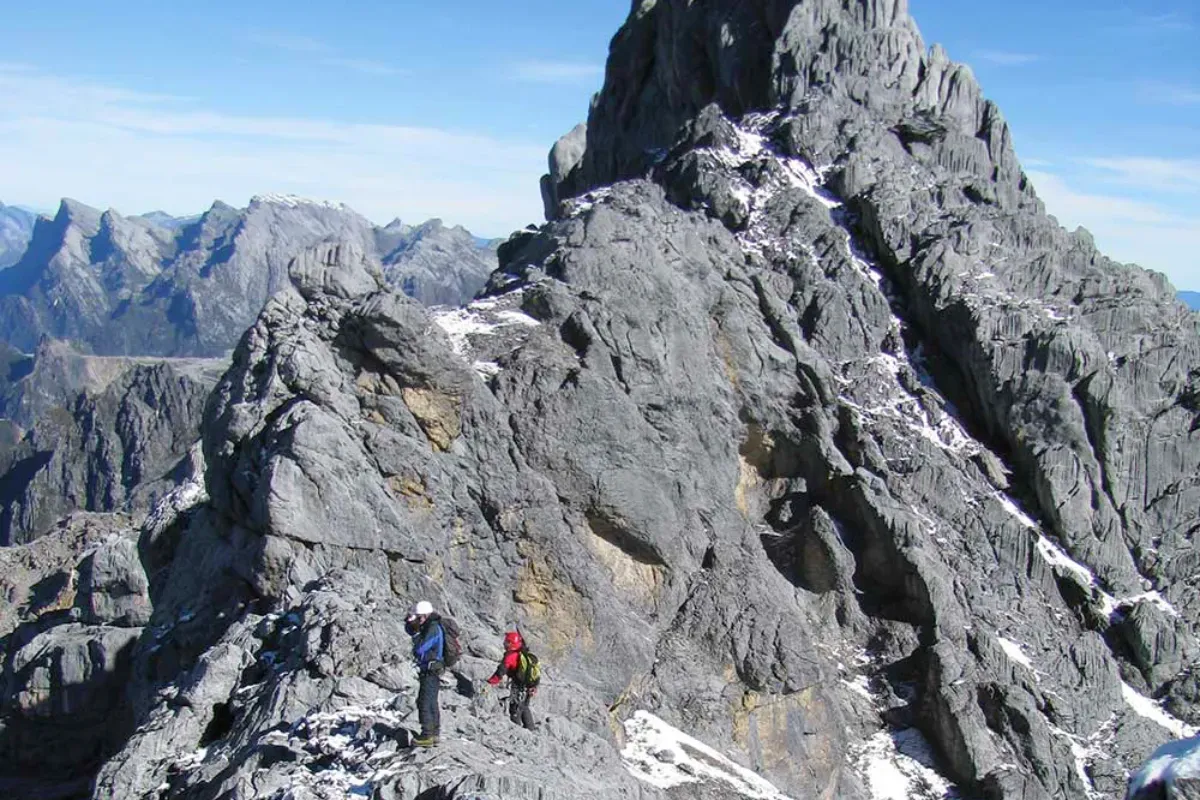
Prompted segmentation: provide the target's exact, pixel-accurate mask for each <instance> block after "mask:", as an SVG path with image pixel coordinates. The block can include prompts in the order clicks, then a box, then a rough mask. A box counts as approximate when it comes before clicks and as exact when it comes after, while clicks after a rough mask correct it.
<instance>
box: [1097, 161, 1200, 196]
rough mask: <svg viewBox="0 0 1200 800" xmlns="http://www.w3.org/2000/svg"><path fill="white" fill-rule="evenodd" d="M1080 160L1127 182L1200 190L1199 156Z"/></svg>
mask: <svg viewBox="0 0 1200 800" xmlns="http://www.w3.org/2000/svg"><path fill="white" fill-rule="evenodd" d="M1083 163H1085V164H1087V165H1088V166H1091V167H1095V168H1096V169H1099V170H1102V171H1103V172H1104V173H1105V175H1106V177H1108V178H1109V179H1111V180H1112V181H1114V182H1117V183H1120V184H1123V185H1126V186H1133V187H1136V188H1139V189H1152V190H1155V191H1166V192H1187V193H1196V194H1200V159H1194V158H1129V157H1125V158H1090V159H1086V160H1084V162H1083Z"/></svg>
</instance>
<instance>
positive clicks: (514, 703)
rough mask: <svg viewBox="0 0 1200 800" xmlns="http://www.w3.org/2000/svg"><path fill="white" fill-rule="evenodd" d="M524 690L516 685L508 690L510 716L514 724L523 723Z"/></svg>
mask: <svg viewBox="0 0 1200 800" xmlns="http://www.w3.org/2000/svg"><path fill="white" fill-rule="evenodd" d="M523 694H524V692H523V691H522V690H521V689H518V688H517V687H516V686H512V687H510V688H509V690H508V718H509V719H511V720H512V722H513V724H514V725H520V724H521V695H523Z"/></svg>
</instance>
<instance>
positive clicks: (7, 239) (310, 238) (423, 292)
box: [0, 195, 498, 356]
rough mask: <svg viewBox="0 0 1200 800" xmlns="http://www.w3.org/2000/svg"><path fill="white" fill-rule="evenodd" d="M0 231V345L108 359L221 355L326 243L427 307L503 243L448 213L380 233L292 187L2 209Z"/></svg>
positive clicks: (489, 263) (454, 298) (491, 260)
mask: <svg viewBox="0 0 1200 800" xmlns="http://www.w3.org/2000/svg"><path fill="white" fill-rule="evenodd" d="M0 231H2V232H3V234H0V235H3V237H4V238H3V239H2V240H0V241H2V242H3V245H2V248H3V249H0V259H6V260H0V266H8V265H9V264H11V266H8V268H7V269H3V270H2V271H0V340H4V341H7V342H8V343H9V344H10V345H12V346H13V347H15V348H17V349H18V350H21V351H23V352H27V353H28V352H32V350H33V349H34V348H35V347H36V346H37V343H38V341H39V340H40V339H41V338H42V337H43V336H51V337H53V338H56V339H68V340H72V341H75V342H77V343H79V344H80V345H81V346H83V347H85V348H87V349H90V350H91V351H93V352H95V353H97V354H100V355H159V356H215V355H220V354H223V353H225V352H226V351H228V350H230V349H231V348H232V347H233V345H234V344H235V343H236V342H237V340H238V338H239V337H240V336H241V335H242V333H243V332H244V331H245V329H246V328H247V327H248V326H249V325H250V324H251V323H252V322H253V321H254V318H255V316H256V315H257V314H258V312H259V310H260V309H261V308H262V305H263V303H264V302H265V301H266V299H267V298H268V297H269V296H270V295H271V294H273V293H274V292H276V291H277V290H278V289H280V288H281V287H282V286H283V285H284V283H285V281H286V280H287V266H288V263H289V262H290V261H291V260H292V258H293V257H295V256H296V255H297V254H298V253H300V252H301V251H303V250H304V249H306V248H308V247H311V246H312V245H314V244H316V243H318V242H321V241H323V240H327V239H341V240H348V241H354V242H358V243H360V244H361V245H362V246H363V247H364V249H365V250H366V252H368V253H372V254H374V255H375V256H377V257H378V259H379V263H380V266H381V267H382V269H383V272H384V275H385V276H386V277H387V279H388V280H389V282H391V283H392V284H393V285H396V286H400V287H402V288H403V290H404V291H405V292H406V293H407V294H409V295H410V296H412V297H414V298H416V299H418V300H420V301H421V302H423V303H426V304H429V305H434V304H458V303H461V302H464V301H466V300H467V299H469V298H470V297H471V296H473V295H474V294H475V293H476V292H477V291H478V290H479V289H480V288H481V287H482V286H483V284H484V282H485V280H486V279H487V276H488V275H489V274H490V273H491V272H492V271H493V270H494V269H495V266H496V247H497V246H498V242H493V241H486V242H481V241H479V240H477V239H476V237H474V236H472V234H471V233H470V232H469V231H467V230H466V229H464V228H461V227H448V226H446V225H444V224H443V223H442V222H441V221H440V220H430V221H429V222H425V223H423V224H421V225H416V226H412V225H406V224H404V223H402V222H400V221H399V220H396V221H394V222H392V223H390V224H389V225H387V226H384V227H377V226H375V225H373V224H372V223H371V222H370V221H369V220H367V219H366V218H365V217H363V216H361V215H360V214H358V213H356V212H355V211H353V210H352V209H350V208H348V207H346V206H344V205H335V204H331V203H322V202H316V201H311V200H304V199H301V198H297V197H292V196H288V195H263V196H260V197H255V198H254V199H253V200H251V202H250V205H249V206H248V207H247V208H245V209H238V208H234V207H232V206H229V205H226V204H224V203H221V202H216V203H214V204H213V206H212V207H211V208H210V209H209V210H208V211H206V212H205V213H203V214H201V215H199V216H197V217H191V218H176V217H172V216H170V215H168V214H164V213H162V212H153V213H150V214H145V215H142V216H130V217H126V216H122V215H121V214H119V213H118V212H116V211H112V210H109V211H104V212H101V211H99V210H97V209H94V208H90V207H89V206H86V205H84V204H82V203H79V202H76V201H74V200H63V201H62V204H61V205H60V206H59V209H58V212H57V213H56V214H55V215H54V216H53V217H49V216H43V217H36V216H35V215H33V214H30V213H29V212H26V211H23V210H21V209H14V208H12V207H9V206H0ZM22 239H24V241H26V242H27V243H28V244H27V246H24V247H23V246H22ZM22 247H23V252H20V250H21V249H22ZM6 253H7V254H8V255H7V256H6V255H5V254H6ZM15 253H20V254H19V258H18V257H16V256H15V255H14V254H15Z"/></svg>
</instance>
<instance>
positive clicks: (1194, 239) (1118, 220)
mask: <svg viewBox="0 0 1200 800" xmlns="http://www.w3.org/2000/svg"><path fill="white" fill-rule="evenodd" d="M1028 174H1029V177H1030V179H1031V180H1032V181H1033V184H1034V186H1035V188H1036V189H1037V192H1038V196H1039V197H1041V198H1042V201H1043V202H1044V203H1045V204H1046V210H1047V211H1048V212H1049V213H1051V214H1053V215H1054V216H1055V217H1057V218H1058V220H1059V222H1061V223H1062V224H1063V225H1064V226H1066V227H1068V228H1074V227H1079V226H1082V227H1085V228H1087V229H1088V230H1089V231H1091V233H1092V235H1093V236H1095V237H1096V243H1097V245H1098V246H1099V247H1100V250H1101V251H1102V252H1103V253H1105V255H1108V256H1109V257H1111V258H1114V259H1116V260H1117V261H1122V262H1126V263H1134V264H1139V265H1141V266H1143V267H1146V268H1148V269H1153V270H1157V271H1158V272H1162V273H1164V274H1166V276H1167V277H1168V278H1170V279H1171V282H1172V283H1173V284H1174V285H1175V286H1176V287H1178V288H1183V289H1196V288H1200V255H1198V254H1200V214H1197V213H1195V212H1192V211H1183V212H1179V211H1174V210H1169V209H1166V208H1163V207H1162V206H1160V205H1157V204H1155V203H1150V202H1145V201H1141V200H1134V199H1130V198H1127V197H1119V196H1113V195H1107V194H1097V193H1092V192H1088V191H1085V190H1081V189H1078V188H1076V187H1075V186H1072V185H1071V184H1070V183H1068V182H1067V181H1066V180H1065V179H1063V178H1062V177H1060V176H1058V175H1054V174H1051V173H1046V172H1030V173H1028Z"/></svg>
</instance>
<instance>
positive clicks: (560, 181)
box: [21, 0, 1200, 800]
mask: <svg viewBox="0 0 1200 800" xmlns="http://www.w3.org/2000/svg"><path fill="white" fill-rule="evenodd" d="M581 147H582V150H581V149H580V148H581ZM551 166H552V172H551V174H550V175H549V176H547V179H546V180H545V181H544V182H543V188H544V189H545V190H546V192H547V194H546V195H545V196H546V197H547V198H548V199H549V200H550V201H552V202H551V203H550V204H551V205H553V208H552V209H551V210H552V212H553V219H552V220H551V221H550V222H549V223H548V224H547V225H545V226H544V227H543V228H541V229H540V230H536V231H533V230H530V231H524V232H521V233H519V234H516V235H514V236H513V237H512V238H510V239H509V240H508V241H507V242H505V243H504V244H503V245H502V246H501V247H500V248H499V259H500V265H501V266H500V269H499V270H498V271H497V272H496V273H494V274H493V275H492V276H491V278H490V279H489V282H488V284H487V286H486V287H485V289H484V290H483V292H482V293H481V295H480V296H479V297H478V298H477V299H476V300H474V301H473V302H471V303H469V304H467V305H466V306H463V307H460V308H455V309H441V310H433V311H431V310H429V309H426V308H424V307H422V306H421V305H420V304H419V303H417V302H415V301H413V300H412V299H411V298H409V297H406V296H405V295H404V294H403V293H402V292H399V291H396V290H395V289H393V288H387V287H384V286H382V285H381V284H380V282H379V281H378V278H377V275H376V267H374V266H373V265H374V264H375V261H374V260H373V258H372V257H371V256H370V253H369V249H368V248H365V247H359V246H358V245H356V244H355V243H354V242H347V243H343V244H341V245H335V244H329V243H324V244H321V245H319V246H318V247H316V248H315V249H311V250H309V251H308V252H306V253H304V254H303V255H302V256H301V257H299V258H297V259H294V260H293V261H292V262H291V263H290V267H289V271H288V274H287V280H286V283H284V284H282V285H281V286H280V288H279V291H278V292H277V293H276V294H275V295H274V296H273V298H272V299H271V300H270V301H269V302H268V303H267V304H266V306H265V307H264V308H263V311H262V313H261V314H260V315H259V316H258V317H257V319H256V321H255V322H254V323H253V325H252V326H251V327H250V328H249V329H248V330H247V331H246V332H245V334H244V335H243V336H242V338H241V340H240V343H239V345H238V347H237V349H236V351H235V353H234V355H233V357H232V362H231V365H230V367H229V369H228V371H227V372H226V373H225V374H224V376H223V377H222V378H221V380H220V381H219V383H218V384H217V386H216V388H215V389H214V391H213V393H212V395H211V396H210V398H209V400H208V402H207V404H206V406H205V411H204V419H203V423H202V447H201V451H202V453H201V454H202V455H203V463H204V469H203V482H204V489H203V490H201V489H200V487H199V486H198V485H184V486H182V487H180V488H179V489H177V490H176V491H175V492H173V493H171V494H170V495H168V496H167V497H166V498H164V499H163V500H162V502H161V503H160V504H159V505H158V506H156V508H155V510H154V511H153V512H152V513H151V514H150V515H149V517H148V518H147V519H146V521H145V522H144V523H143V524H142V526H141V533H140V536H139V540H138V552H139V555H140V557H141V563H142V565H143V568H144V570H145V579H146V585H147V586H148V594H149V599H150V602H151V603H152V606H153V611H152V615H151V617H150V620H149V624H148V625H147V626H146V627H144V628H143V629H142V632H141V635H140V637H139V638H138V640H137V642H136V644H135V645H134V646H133V650H132V654H131V657H130V661H129V662H128V675H129V678H128V681H127V684H126V686H127V688H126V698H127V701H128V708H129V711H130V714H131V719H132V720H133V723H134V727H135V729H134V730H133V733H132V735H130V736H129V737H128V738H127V739H126V740H125V741H124V742H123V745H122V746H121V748H120V750H119V752H116V753H115V754H114V755H113V756H112V757H111V758H110V759H108V760H107V761H106V762H105V763H104V764H103V766H102V767H101V768H100V769H99V772H98V775H97V776H96V779H95V783H94V786H93V790H92V791H93V797H95V798H97V800H101V799H102V798H112V797H121V798H139V799H140V798H147V800H148V799H149V798H157V800H163V799H164V798H172V799H173V800H177V799H182V798H187V800H249V799H250V798H272V799H273V800H284V798H339V799H342V798H351V797H355V796H372V797H377V798H405V800H411V798H431V797H447V796H459V797H462V796H465V797H471V796H475V797H486V798H489V800H499V799H500V798H505V799H506V800H507V799H508V798H518V797H519V798H528V797H531V796H541V797H544V798H559V797H563V798H566V797H585V798H597V799H599V798H641V799H642V800H650V799H651V798H670V797H699V798H709V800H718V799H719V800H731V798H737V797H753V798H760V799H761V798H771V799H772V800H781V799H783V798H791V799H792V800H816V799H817V798H847V799H848V800H858V799H861V800H873V799H874V798H878V797H896V796H905V797H915V798H945V797H952V796H960V797H981V798H988V800H1018V798H1019V799H1020V800H1042V799H1043V798H1045V799H1046V800H1048V799H1049V798H1080V799H1081V800H1082V799H1083V798H1087V799H1088V800H1092V798H1113V799H1115V798H1120V797H1122V796H1123V795H1124V794H1125V793H1126V790H1127V782H1126V776H1127V775H1129V774H1130V773H1132V772H1133V771H1134V770H1135V769H1136V767H1137V765H1138V764H1140V763H1141V762H1142V760H1143V759H1144V758H1145V757H1146V756H1147V755H1149V754H1151V753H1152V752H1153V751H1154V750H1155V748H1156V747H1158V746H1160V745H1161V744H1162V743H1163V742H1164V741H1167V740H1169V739H1171V738H1182V737H1186V736H1189V735H1193V734H1194V733H1195V732H1196V728H1195V727H1194V726H1195V725H1196V724H1197V723H1200V706H1198V705H1197V702H1198V700H1200V688H1198V686H1200V684H1198V683H1197V672H1196V671H1195V660H1196V657H1197V640H1196V635H1197V632H1196V630H1195V625H1196V620H1197V619H1200V615H1198V613H1197V612H1198V611H1200V609H1198V608H1197V602H1198V598H1197V593H1196V589H1195V587H1194V585H1193V583H1194V581H1193V580H1192V577H1193V576H1194V573H1195V558H1194V555H1193V553H1194V546H1195V543H1194V539H1195V535H1196V530H1197V528H1196V522H1195V514H1196V508H1197V507H1198V503H1197V501H1198V500H1200V495H1198V494H1197V493H1198V492H1200V487H1198V485H1197V482H1196V480H1195V478H1196V475H1197V474H1200V470H1198V467H1200V463H1197V460H1198V459H1200V447H1198V446H1197V445H1198V442H1197V440H1196V437H1197V436H1198V435H1200V434H1197V429H1198V427H1200V426H1198V424H1197V416H1198V415H1200V406H1198V404H1197V396H1198V392H1200V388H1198V386H1197V381H1198V380H1200V331H1198V329H1197V324H1198V323H1197V319H1196V317H1195V316H1194V315H1192V314H1190V313H1189V312H1187V311H1186V310H1185V309H1184V308H1183V306H1182V305H1180V304H1179V303H1178V302H1177V301H1176V300H1175V298H1174V293H1173V291H1172V290H1171V288H1170V287H1169V286H1168V285H1167V284H1166V282H1165V281H1163V280H1162V279H1161V278H1160V277H1158V276H1154V275H1150V274H1147V273H1144V272H1142V271H1140V270H1137V269H1136V268H1133V267H1125V266H1121V265H1117V264H1114V263H1112V262H1110V261H1108V260H1106V259H1105V258H1104V257H1103V256H1102V255H1100V254H1098V253H1097V252H1096V251H1095V248H1094V246H1093V245H1092V244H1091V242H1090V239H1089V237H1087V236H1086V234H1084V233H1082V232H1076V233H1074V234H1070V233H1067V232H1065V231H1063V230H1061V229H1060V228H1059V227H1058V226H1057V224H1056V223H1054V221H1053V220H1051V219H1049V218H1047V217H1046V216H1045V215H1044V213H1043V210H1042V208H1041V204H1040V203H1039V201H1038V200H1037V197H1036V194H1035V192H1034V189H1033V187H1032V186H1030V185H1029V183H1028V182H1027V181H1026V180H1025V178H1024V177H1023V175H1022V173H1021V170H1020V167H1019V165H1018V164H1017V162H1016V159H1015V157H1014V155H1013V151H1012V147H1011V143H1010V141H1009V135H1008V131H1007V128H1006V126H1005V125H1004V123H1003V120H1002V118H1001V117H1000V116H999V113H998V111H997V110H996V109H995V107H994V106H992V105H991V104H989V103H988V102H987V101H985V100H983V99H982V95H981V93H980V90H979V88H978V86H977V85H976V84H975V82H974V79H973V78H972V77H971V75H970V73H969V71H967V70H966V68H964V67H961V66H958V65H954V64H952V63H950V62H949V61H948V59H946V57H945V55H944V53H942V52H941V51H939V50H937V49H934V50H933V51H929V52H927V51H926V50H925V47H924V44H923V43H922V42H921V40H920V37H919V35H918V34H917V31H916V28H915V25H914V24H913V22H912V21H911V19H910V18H909V16H908V14H907V10H906V7H905V4H904V3H903V2H901V1H900V0H867V1H866V2H859V3H852V4H846V3H841V2H832V1H831V0H829V1H827V0H779V1H778V2H775V1H774V0H770V1H766V2H760V3H734V2H717V1H716V0H714V1H713V2H694V1H693V0H642V2H635V3H634V4H633V8H632V10H631V15H630V18H629V21H628V22H627V24H626V26H625V27H624V28H623V29H622V31H621V32H620V33H619V34H618V36H617V37H616V39H614V43H613V57H612V59H611V60H610V65H609V68H608V75H607V79H606V83H605V88H604V90H603V92H602V93H601V94H600V96H599V97H598V98H597V99H596V101H595V103H594V104H593V110H592V114H591V117H590V119H589V123H588V125H587V127H586V131H585V130H584V129H577V130H576V131H575V132H573V133H572V134H571V135H570V136H569V137H568V139H567V140H566V142H565V143H563V144H561V145H560V146H559V147H557V148H556V150H555V151H554V153H553V154H552V156H551ZM35 546H36V545H35ZM111 558H112V560H113V566H112V567H111V568H109V567H105V569H104V570H101V572H103V574H105V575H107V576H109V577H106V578H103V579H102V580H100V581H99V585H101V586H103V587H107V588H106V589H105V591H107V592H108V596H109V597H110V598H115V597H116V596H117V595H119V593H120V591H121V590H123V589H124V588H127V587H131V586H134V585H140V584H137V581H136V577H135V575H134V574H132V573H136V570H126V569H124V566H128V561H127V559H126V556H125V555H124V554H123V551H121V552H118V550H116V549H114V550H113V551H112V553H111ZM96 562H97V560H96V559H93V562H92V563H93V566H92V567H91V568H90V571H89V572H88V573H87V574H88V575H92V576H94V575H95V573H96V569H95V566H94V565H95V563H96ZM122 565H124V566H122ZM81 574H82V573H81ZM93 583H95V581H94V580H93ZM422 599H424V600H429V601H431V602H433V604H434V605H435V606H436V608H437V609H438V610H439V611H441V612H443V613H449V614H451V615H452V616H453V617H454V618H455V619H456V620H457V622H458V623H459V625H460V627H461V629H462V632H463V636H462V640H463V642H464V644H465V647H466V653H465V655H464V658H463V661H462V663H461V665H460V666H459V669H458V674H455V675H446V676H444V683H445V690H444V693H443V694H444V703H443V705H444V713H445V718H444V720H443V730H442V733H443V744H442V746H441V747H440V748H438V749H436V750H433V751H419V752H412V753H410V752H407V751H406V752H403V753H402V752H400V750H399V749H398V748H400V747H403V746H404V745H406V744H407V743H408V742H409V737H410V735H411V731H412V730H413V729H414V728H415V726H416V722H415V719H414V711H413V708H414V701H415V688H416V687H415V684H416V678H415V675H414V674H413V671H412V667H411V664H410V659H409V656H408V641H407V637H406V636H405V635H404V632H403V618H404V613H405V609H407V608H408V607H409V606H410V605H411V604H412V603H413V602H415V601H417V600H422ZM73 602H74V601H73ZM101 605H102V606H103V608H104V609H105V610H104V611H103V612H96V613H97V614H102V615H103V617H104V618H106V619H108V620H110V622H109V623H107V624H106V626H104V628H103V630H104V633H103V634H102V636H103V637H108V636H113V637H119V635H120V632H121V631H126V630H129V628H122V627H120V625H121V622H122V621H123V620H124V619H126V617H127V615H133V614H135V613H136V612H135V611H134V610H131V609H129V608H128V605H127V604H121V603H116V602H115V601H114V602H112V603H108V604H101ZM84 606H86V607H87V608H95V607H97V606H96V604H95V603H92V602H90V601H89V602H87V603H85V604H84ZM82 607H83V606H81V608H82ZM129 618H130V619H133V618H136V617H132V616H130V617H129ZM78 624H83V623H82V622H80V623H78ZM513 626H519V627H520V629H521V630H522V632H523V633H524V635H525V636H526V639H527V640H528V641H529V643H530V645H531V647H532V649H533V650H534V651H535V652H536V653H538V655H539V656H540V657H541V663H542V664H543V668H544V672H545V678H544V686H543V688H542V689H541V690H540V691H539V693H538V695H537V698H536V700H535V706H534V709H535V712H534V713H535V715H536V716H537V718H538V719H539V720H540V723H541V724H540V728H539V730H538V731H537V732H535V733H526V732H524V731H522V730H518V729H516V728H515V727H510V726H509V723H508V722H507V720H506V719H505V713H504V710H503V709H502V708H500V707H498V706H499V703H497V701H496V699H495V695H480V694H479V692H478V688H479V681H480V679H482V678H484V677H486V676H487V675H489V674H491V672H492V670H493V669H494V668H495V664H496V660H497V659H498V658H499V657H500V650H499V647H498V645H499V643H500V641H501V636H502V635H503V633H504V631H505V630H507V629H510V628H512V627H513ZM114 631H115V632H114ZM76 635H77V633H76V632H75V631H74V629H68V630H65V631H63V632H62V636H63V637H64V638H63V644H62V646H61V647H60V649H59V650H55V651H47V652H60V651H61V652H62V653H64V654H65V653H69V652H71V651H70V648H69V646H68V645H69V643H70V642H72V641H76V639H73V638H71V637H73V636H76ZM96 635H100V634H96ZM100 640H102V639H98V640H97V641H100ZM103 641H107V639H103ZM105 652H107V650H105ZM121 652H122V653H123V652H124V651H121ZM64 657H66V656H64ZM21 663H22V664H25V665H29V664H34V663H35V660H34V659H32V658H31V659H29V660H23V661H22V662H21ZM80 663H82V662H80ZM89 663H90V664H95V663H97V662H94V661H93V662H89ZM123 663H124V662H123ZM90 668H91V669H93V670H94V669H95V667H90ZM35 669H36V668H35ZM85 672H86V671H85V670H82V669H81V670H80V674H81V675H83V674H84V673H85ZM25 674H29V675H31V676H32V673H29V672H23V673H22V675H25ZM87 674H92V673H87ZM83 683H84V684H85V685H86V681H83ZM23 685H32V686H34V687H35V688H37V687H40V686H41V685H42V683H39V682H38V681H37V680H34V679H33V678H32V677H30V678H29V680H26V681H25V682H24V684H23ZM72 685H75V684H72ZM52 696H53V695H52ZM1181 785H1183V784H1181Z"/></svg>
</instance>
